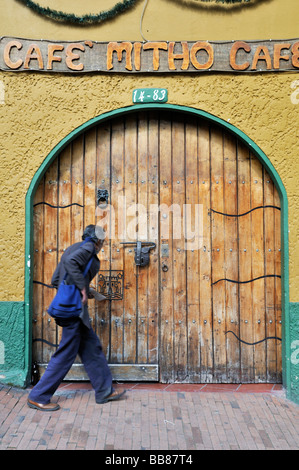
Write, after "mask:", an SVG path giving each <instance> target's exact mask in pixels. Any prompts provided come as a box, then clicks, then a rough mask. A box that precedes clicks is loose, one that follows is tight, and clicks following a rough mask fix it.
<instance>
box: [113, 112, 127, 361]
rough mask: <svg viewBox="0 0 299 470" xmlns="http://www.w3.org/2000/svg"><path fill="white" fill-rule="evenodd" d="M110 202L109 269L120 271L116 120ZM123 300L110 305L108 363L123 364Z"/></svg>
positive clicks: (119, 135)
mask: <svg viewBox="0 0 299 470" xmlns="http://www.w3.org/2000/svg"><path fill="white" fill-rule="evenodd" d="M111 172H112V173H111V202H112V205H113V207H114V211H115V238H114V239H112V240H111V269H112V270H116V271H118V270H119V271H122V270H123V268H124V264H123V252H124V249H123V245H120V243H119V237H120V238H121V236H122V232H123V221H124V217H123V214H124V206H123V203H124V199H123V196H124V122H123V120H122V119H117V120H115V121H113V122H112V128H111ZM123 324H124V323H123V300H114V301H113V302H112V303H111V339H110V348H111V352H110V361H111V362H112V363H118V364H121V363H122V362H123Z"/></svg>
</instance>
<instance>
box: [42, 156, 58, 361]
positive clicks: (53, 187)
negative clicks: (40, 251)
mask: <svg viewBox="0 0 299 470" xmlns="http://www.w3.org/2000/svg"><path fill="white" fill-rule="evenodd" d="M57 182H58V161H57V160H55V162H53V164H52V165H51V166H50V168H49V169H48V171H47V173H46V175H45V190H44V195H45V202H47V203H48V204H51V205H53V206H57V204H58V189H57V188H58V183H57ZM57 220H58V210H57V207H50V206H48V205H46V206H45V212H44V281H43V282H44V283H45V284H48V285H51V279H52V275H53V273H54V270H55V268H56V265H57ZM54 295H55V292H54V289H49V288H47V287H45V288H44V309H43V338H44V339H45V340H46V341H48V342H50V343H52V344H57V337H56V323H55V321H54V320H53V318H51V317H50V316H49V315H48V313H47V309H48V307H49V305H50V303H51V302H52V300H53V298H54ZM54 351H55V349H54V348H53V347H52V346H50V345H47V344H44V347H43V362H48V361H49V360H50V358H51V356H52V354H53V352H54Z"/></svg>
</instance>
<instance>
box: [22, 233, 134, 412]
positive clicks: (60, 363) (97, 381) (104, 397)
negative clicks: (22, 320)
mask: <svg viewBox="0 0 299 470" xmlns="http://www.w3.org/2000/svg"><path fill="white" fill-rule="evenodd" d="M104 238H105V232H104V231H103V230H102V228H101V227H97V226H95V225H88V226H87V227H86V228H85V230H84V232H83V236H82V239H83V241H85V243H84V244H82V242H81V243H80V242H79V243H75V244H73V245H71V246H70V247H69V248H68V249H67V250H66V251H65V252H64V254H63V255H62V257H61V261H60V263H59V264H58V266H57V268H56V270H55V272H54V274H53V277H52V281H51V282H52V285H53V286H54V287H55V288H58V286H59V285H60V283H61V282H62V280H63V278H64V276H65V274H66V273H67V274H68V276H67V281H66V282H68V283H69V284H75V285H76V286H77V288H78V289H79V290H80V292H81V295H82V304H83V308H82V311H81V314H80V317H77V318H72V319H56V323H57V324H58V325H59V326H61V327H62V338H61V342H60V344H59V347H58V349H57V350H56V352H55V353H54V354H53V356H52V357H51V360H50V362H49V364H48V367H47V369H46V371H45V373H44V374H43V376H42V378H41V379H40V381H39V382H38V383H37V384H36V385H35V387H34V388H33V389H32V390H31V392H30V393H29V397H28V402H27V403H28V406H29V407H30V408H35V409H38V410H42V411H55V410H58V409H59V408H60V406H59V405H58V404H55V403H51V402H50V400H51V397H52V395H53V394H54V393H55V391H56V390H57V388H58V386H59V385H60V383H61V382H62V380H63V379H64V377H65V376H66V374H67V373H68V371H69V370H70V368H71V366H72V364H73V362H74V361H75V358H76V356H77V354H79V356H80V358H81V360H82V363H83V365H84V368H85V370H86V372H87V374H88V376H89V379H90V382H91V384H92V387H93V389H94V391H95V400H96V403H99V404H101V403H107V402H108V401H111V400H117V399H119V398H120V397H121V396H122V395H123V394H124V393H125V390H121V391H115V390H114V389H113V386H112V375H111V371H110V369H109V366H108V364H107V361H106V357H105V355H104V353H103V350H102V346H101V343H100V341H99V338H98V337H97V335H96V334H95V332H94V331H93V329H92V327H91V325H90V321H89V314H88V306H87V299H88V297H89V296H90V294H89V284H90V282H91V280H92V279H93V278H94V277H95V275H96V274H97V272H98V271H99V268H100V261H99V259H98V257H97V254H98V253H99V251H100V249H101V247H102V245H103V243H104ZM91 257H92V262H91V265H90V268H89V271H88V273H87V275H86V277H85V278H84V276H83V271H84V268H85V266H86V265H87V263H88V261H89V260H90V259H91Z"/></svg>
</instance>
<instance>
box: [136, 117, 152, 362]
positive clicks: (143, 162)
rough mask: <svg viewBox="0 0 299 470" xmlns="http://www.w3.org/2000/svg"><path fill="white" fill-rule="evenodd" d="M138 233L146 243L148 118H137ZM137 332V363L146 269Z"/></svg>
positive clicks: (143, 358) (144, 324) (142, 346)
mask: <svg viewBox="0 0 299 470" xmlns="http://www.w3.org/2000/svg"><path fill="white" fill-rule="evenodd" d="M137 167H138V186H137V201H138V233H137V239H138V240H143V241H147V237H148V185H149V179H148V117H147V114H146V113H140V114H139V116H138V162H137ZM137 282H138V290H137V309H138V310H137V331H138V333H137V334H138V344H137V348H138V363H147V360H148V342H147V338H148V295H147V288H148V268H147V269H144V268H142V267H137Z"/></svg>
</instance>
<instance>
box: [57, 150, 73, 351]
mask: <svg viewBox="0 0 299 470" xmlns="http://www.w3.org/2000/svg"><path fill="white" fill-rule="evenodd" d="M71 168H72V155H71V147H70V146H68V147H67V148H66V149H65V150H63V152H62V153H61V154H60V156H59V183H58V185H59V198H58V205H59V206H60V207H63V208H59V209H58V262H59V261H60V259H61V256H62V255H63V253H64V251H65V250H66V249H67V248H68V247H69V246H70V245H71V232H72V226H71V206H70V207H66V206H69V205H70V204H71V203H72V188H71V171H72V169H71ZM61 334H62V329H61V328H58V342H59V341H60V339H61Z"/></svg>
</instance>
